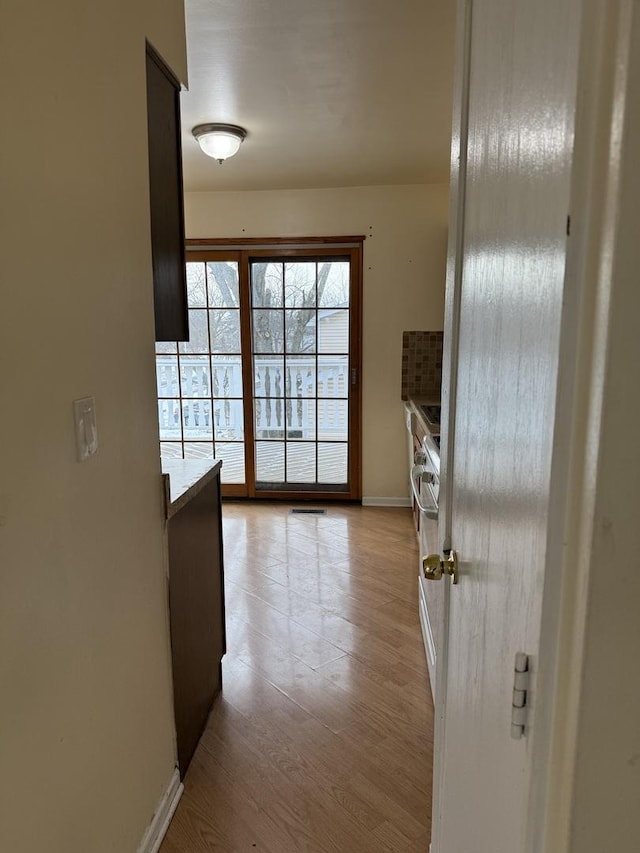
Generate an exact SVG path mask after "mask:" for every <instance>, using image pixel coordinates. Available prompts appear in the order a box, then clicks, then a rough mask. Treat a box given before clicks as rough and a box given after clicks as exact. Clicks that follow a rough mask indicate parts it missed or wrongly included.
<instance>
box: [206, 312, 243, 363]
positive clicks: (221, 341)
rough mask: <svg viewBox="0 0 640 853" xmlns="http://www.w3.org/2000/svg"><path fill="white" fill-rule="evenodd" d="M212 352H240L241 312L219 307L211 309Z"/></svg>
mask: <svg viewBox="0 0 640 853" xmlns="http://www.w3.org/2000/svg"><path fill="white" fill-rule="evenodd" d="M209 322H210V324H211V352H234V353H235V352H240V312H239V311H237V310H235V309H233V310H224V309H217V310H213V311H209Z"/></svg>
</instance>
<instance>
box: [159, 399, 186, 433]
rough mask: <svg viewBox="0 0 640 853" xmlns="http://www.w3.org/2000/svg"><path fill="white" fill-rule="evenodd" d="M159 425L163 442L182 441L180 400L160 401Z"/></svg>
mask: <svg viewBox="0 0 640 853" xmlns="http://www.w3.org/2000/svg"><path fill="white" fill-rule="evenodd" d="M158 423H159V424H160V440H161V441H171V440H172V439H173V440H174V441H180V440H181V439H182V429H181V427H180V400H158Z"/></svg>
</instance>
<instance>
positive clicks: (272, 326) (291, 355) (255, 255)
mask: <svg viewBox="0 0 640 853" xmlns="http://www.w3.org/2000/svg"><path fill="white" fill-rule="evenodd" d="M187 248H188V253H187V285H188V304H189V326H190V332H191V334H190V340H189V342H188V343H180V344H168V343H159V344H158V345H157V355H156V363H157V376H158V411H159V419H160V438H161V454H162V455H163V456H169V457H171V456H173V457H182V458H212V457H214V456H215V457H217V458H222V460H223V467H222V484H223V494H227V495H236V496H247V497H287V498H292V499H295V498H298V497H300V498H304V497H315V498H331V497H337V498H340V497H341V498H358V497H360V376H359V373H360V314H361V305H360V275H361V272H360V247H359V246H353V245H350V246H345V247H337V246H336V247H331V248H327V247H324V246H320V247H307V248H290V247H287V248H286V250H285V249H278V248H260V249H257V248H247V249H244V250H236V249H235V248H234V251H230V250H224V249H219V248H217V247H216V248H211V249H201V248H197V249H194V248H191V247H189V246H188V247H187Z"/></svg>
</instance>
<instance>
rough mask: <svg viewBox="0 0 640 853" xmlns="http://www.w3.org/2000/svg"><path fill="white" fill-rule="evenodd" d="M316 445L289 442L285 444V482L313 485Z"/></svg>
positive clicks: (314, 479)
mask: <svg viewBox="0 0 640 853" xmlns="http://www.w3.org/2000/svg"><path fill="white" fill-rule="evenodd" d="M315 481H316V445H315V444H314V443H313V442H304V441H290V442H288V444H287V482H288V483H315Z"/></svg>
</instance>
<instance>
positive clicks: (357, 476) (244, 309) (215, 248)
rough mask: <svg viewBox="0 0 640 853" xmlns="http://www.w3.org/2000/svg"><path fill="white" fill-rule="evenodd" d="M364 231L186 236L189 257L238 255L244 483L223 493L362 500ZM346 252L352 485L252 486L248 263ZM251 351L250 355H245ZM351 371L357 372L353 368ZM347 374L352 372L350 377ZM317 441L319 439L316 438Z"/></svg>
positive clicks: (226, 487) (225, 488)
mask: <svg viewBox="0 0 640 853" xmlns="http://www.w3.org/2000/svg"><path fill="white" fill-rule="evenodd" d="M364 239H365V238H364V236H362V235H360V236H347V237H274V238H262V237H259V238H258V237H250V238H224V239H223V238H211V239H203V238H199V239H189V240H186V241H185V245H186V256H187V258H186V259H187V262H189V261H207V260H212V259H213V257H215V255H219V257H220V259H222V258H224V259H225V260H237V262H238V275H239V290H240V324H241V341H242V353H243V355H242V379H243V403H244V404H245V405H244V430H245V485H242V486H241V485H235V486H234V485H232V484H228V485H227V484H225V485H224V486H223V495H224V497H248V498H260V499H268V500H283V501H291V500H305V501H315V502H318V501H360V500H361V499H362V296H363V267H362V246H363V242H364ZM337 256H340V257H344V258H346V257H348V258H349V264H350V269H351V275H350V303H349V348H350V354H349V355H350V364H349V369H350V373H351V376H355V383H354V382H350V384H349V396H348V400H349V432H348V442H347V444H348V453H349V461H348V466H349V467H348V470H349V474H348V476H349V485H350V489H349V490H348V491H344V492H332V491H320V490H313V491H304V490H300V491H284V490H277V491H276V490H273V491H268V490H264V489H260V490H257V489H256V481H255V431H254V423H253V399H254V398H253V367H252V358H251V356H252V352H251V303H250V282H249V278H248V276H249V268H250V264H251V261H252V260H256V259H258V258H322V257H334V258H335V257H337ZM245 356H249V357H245ZM353 371H355V373H353ZM350 378H351V377H350ZM316 443H317V441H316Z"/></svg>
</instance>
